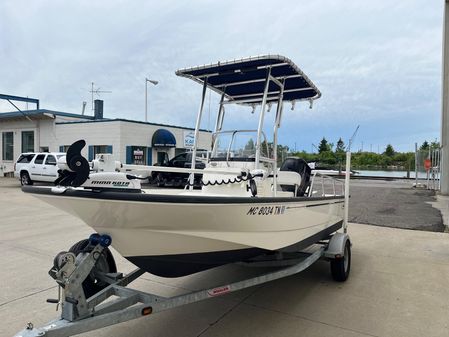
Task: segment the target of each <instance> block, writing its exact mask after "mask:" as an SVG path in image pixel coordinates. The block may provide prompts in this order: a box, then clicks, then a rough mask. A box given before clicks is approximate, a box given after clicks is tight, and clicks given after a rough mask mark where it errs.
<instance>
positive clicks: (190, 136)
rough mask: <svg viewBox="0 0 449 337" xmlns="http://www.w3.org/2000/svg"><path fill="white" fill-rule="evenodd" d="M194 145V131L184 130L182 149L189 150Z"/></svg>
mask: <svg viewBox="0 0 449 337" xmlns="http://www.w3.org/2000/svg"><path fill="white" fill-rule="evenodd" d="M194 143H195V131H193V130H185V131H184V147H185V148H186V149H191V148H192V147H193V145H194Z"/></svg>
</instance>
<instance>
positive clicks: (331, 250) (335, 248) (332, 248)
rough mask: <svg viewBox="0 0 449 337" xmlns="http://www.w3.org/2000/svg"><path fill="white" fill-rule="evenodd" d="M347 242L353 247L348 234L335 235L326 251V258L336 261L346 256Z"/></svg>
mask: <svg viewBox="0 0 449 337" xmlns="http://www.w3.org/2000/svg"><path fill="white" fill-rule="evenodd" d="M346 241H349V244H350V245H351V246H352V243H351V240H350V239H349V235H348V234H347V233H335V234H334V235H333V236H332V238H331V239H330V240H329V245H328V246H327V249H326V250H325V251H324V257H326V258H329V259H335V258H338V257H342V256H344V251H345V245H346Z"/></svg>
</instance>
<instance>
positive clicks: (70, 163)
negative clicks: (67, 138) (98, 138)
mask: <svg viewBox="0 0 449 337" xmlns="http://www.w3.org/2000/svg"><path fill="white" fill-rule="evenodd" d="M84 146H86V141H85V140H83V139H81V140H78V141H76V142H75V143H73V144H72V145H70V147H69V148H68V150H67V154H66V156H65V161H66V165H63V168H61V169H60V170H58V173H59V177H58V179H56V181H55V185H59V186H72V187H78V186H81V185H82V184H84V183H85V182H86V180H87V179H88V178H89V172H90V167H89V162H88V161H87V160H86V158H84V157H83V156H82V155H81V150H82V149H83V148H84Z"/></svg>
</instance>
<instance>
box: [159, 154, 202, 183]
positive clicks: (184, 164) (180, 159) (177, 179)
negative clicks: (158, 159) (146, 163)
mask: <svg viewBox="0 0 449 337" xmlns="http://www.w3.org/2000/svg"><path fill="white" fill-rule="evenodd" d="M206 160H207V152H206V151H197V152H196V163H195V168H196V169H201V170H202V169H204V168H205V167H206V164H205V161H206ZM156 165H158V166H164V167H180V168H190V167H191V166H192V152H184V153H181V154H178V155H177V156H175V157H173V158H172V159H170V160H168V157H166V160H164V162H162V163H161V164H156ZM202 177H203V175H202V174H195V184H196V185H198V184H199V183H200V181H201V178H202ZM151 178H152V180H153V183H156V184H157V186H159V187H162V186H166V185H171V186H173V187H184V186H185V185H186V184H187V182H188V178H189V173H178V172H158V171H153V172H152V174H151Z"/></svg>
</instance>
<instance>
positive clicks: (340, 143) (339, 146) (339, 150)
mask: <svg viewBox="0 0 449 337" xmlns="http://www.w3.org/2000/svg"><path fill="white" fill-rule="evenodd" d="M343 152H345V142H344V141H343V140H342V139H341V137H340V139H339V140H338V142H337V147H336V148H335V153H343Z"/></svg>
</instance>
